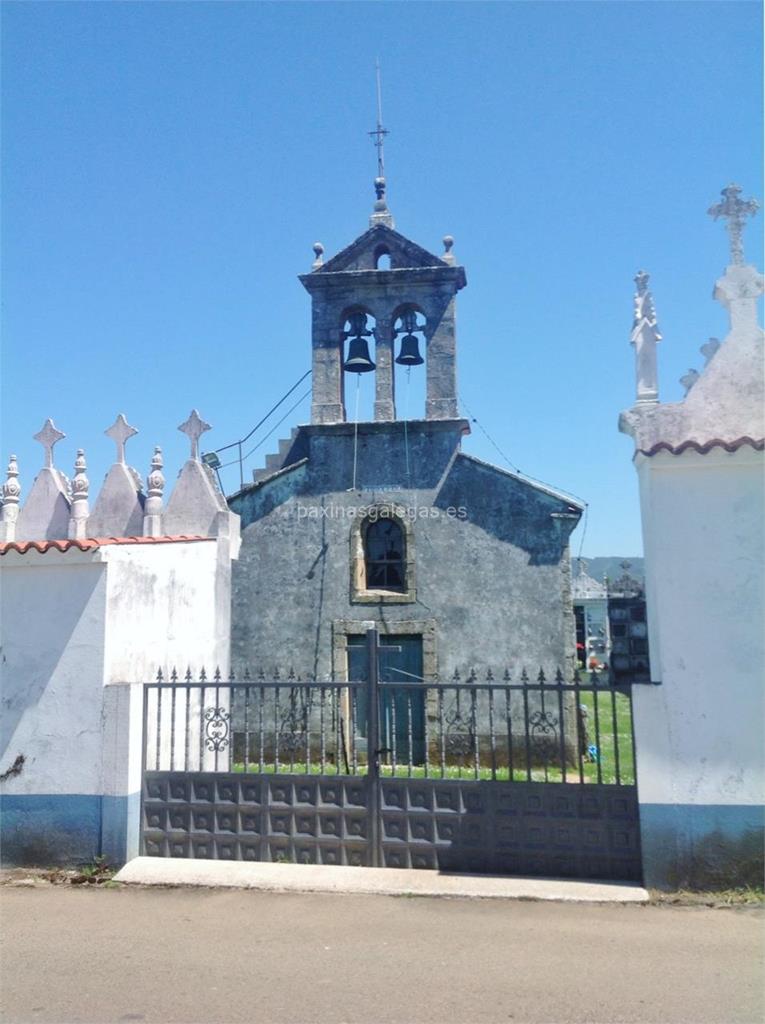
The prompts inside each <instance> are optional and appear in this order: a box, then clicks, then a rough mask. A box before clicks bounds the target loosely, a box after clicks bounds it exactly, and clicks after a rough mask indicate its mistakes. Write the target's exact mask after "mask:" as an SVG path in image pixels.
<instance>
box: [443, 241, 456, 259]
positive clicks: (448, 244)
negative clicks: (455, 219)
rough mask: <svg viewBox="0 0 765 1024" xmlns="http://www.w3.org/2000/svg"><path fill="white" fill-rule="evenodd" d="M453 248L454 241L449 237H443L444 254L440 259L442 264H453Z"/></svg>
mask: <svg viewBox="0 0 765 1024" xmlns="http://www.w3.org/2000/svg"><path fill="white" fill-rule="evenodd" d="M453 246H454V239H453V238H452V236H451V235H444V254H443V256H442V257H441V259H442V260H443V261H444V263H449V264H454V262H455V259H454V253H453V252H452V247H453Z"/></svg>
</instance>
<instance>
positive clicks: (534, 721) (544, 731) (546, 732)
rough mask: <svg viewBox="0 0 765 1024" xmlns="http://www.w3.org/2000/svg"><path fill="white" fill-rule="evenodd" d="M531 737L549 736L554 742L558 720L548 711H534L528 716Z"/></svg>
mask: <svg viewBox="0 0 765 1024" xmlns="http://www.w3.org/2000/svg"><path fill="white" fill-rule="evenodd" d="M529 725H530V726H531V735H532V736H535V737H537V738H539V737H542V736H544V737H545V738H547V737H548V736H551V737H552V739H553V740H554V739H555V737H556V736H557V735H558V719H557V718H556V717H555V715H553V714H552V713H551V712H550V711H534V712H533V713H532V714H530V715H529Z"/></svg>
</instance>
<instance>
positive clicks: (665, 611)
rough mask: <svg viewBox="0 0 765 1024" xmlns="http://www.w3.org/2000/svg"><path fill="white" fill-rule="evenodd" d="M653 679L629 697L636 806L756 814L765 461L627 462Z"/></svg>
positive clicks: (739, 456)
mask: <svg viewBox="0 0 765 1024" xmlns="http://www.w3.org/2000/svg"><path fill="white" fill-rule="evenodd" d="M636 464H637V469H638V476H639V481H640V496H641V505H642V519H643V540H644V549H645V560H646V561H645V565H646V589H647V595H646V596H647V602H648V611H649V616H648V628H649V639H650V650H651V673H652V678H653V679H654V680H660V681H661V684H662V685H661V686H657V687H648V686H639V687H635V688H634V690H633V700H634V714H635V730H636V741H637V753H638V765H637V769H638V790H639V797H640V801H641V803H643V804H647V803H657V804H669V803H676V804H707V805H709V804H711V805H721V804H722V805H725V804H743V805H747V804H761V803H762V799H763V783H764V777H765V770H764V769H765V765H764V756H763V742H762V723H763V720H764V718H763V713H764V712H765V705H764V694H765V649H764V644H763V623H764V622H765V606H764V600H763V555H764V544H763V539H764V534H765V501H764V496H765V488H764V484H765V459H764V458H763V453H762V452H756V451H754V450H753V449H752V448H751V447H748V446H746V447H742V448H740V449H739V450H738V451H736V452H734V453H728V452H725V451H724V450H722V449H713V450H712V451H710V452H709V453H708V454H706V455H700V454H698V453H697V452H694V451H686V452H684V453H683V454H682V455H670V454H668V453H660V454H658V455H655V456H653V457H652V458H646V457H644V456H642V455H637V456H636Z"/></svg>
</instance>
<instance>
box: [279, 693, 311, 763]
mask: <svg viewBox="0 0 765 1024" xmlns="http://www.w3.org/2000/svg"><path fill="white" fill-rule="evenodd" d="M307 734H308V703H307V702H306V700H305V697H303V696H302V694H301V696H300V698H298V696H297V693H296V692H295V691H294V690H292V691H291V692H290V702H289V706H288V708H287V710H286V711H285V713H284V715H283V716H282V719H281V721H280V722H279V730H278V742H279V751H280V753H281V754H288V755H289V756H290V758H294V757H295V755H296V754H297V753H298V752H299V751H303V752H305V748H306V738H307Z"/></svg>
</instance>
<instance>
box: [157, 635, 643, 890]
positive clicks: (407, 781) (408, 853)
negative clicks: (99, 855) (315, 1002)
mask: <svg viewBox="0 0 765 1024" xmlns="http://www.w3.org/2000/svg"><path fill="white" fill-rule="evenodd" d="M368 643H369V645H370V646H369V653H370V657H369V665H370V672H369V679H368V680H366V681H363V682H360V681H351V682H345V681H334V682H305V681H301V680H299V679H297V678H295V677H294V676H292V675H291V676H290V677H288V678H287V679H270V680H266V679H264V678H259V679H257V680H253V679H247V678H245V679H243V680H242V681H233V680H229V681H225V682H224V681H223V680H222V679H220V678H219V677H217V676H216V677H215V678H213V679H212V680H207V679H205V678H204V674H202V678H200V679H199V680H197V681H193V680H192V679H191V678H190V676H188V677H187V678H186V679H184V680H182V681H180V680H178V679H177V678H175V676H173V678H172V679H171V680H170V681H168V682H165V681H162V680H160V681H159V682H157V683H152V684H147V686H146V687H145V705H144V776H143V791H142V813H141V828H142V836H141V840H142V852H143V853H144V854H146V855H149V856H168V857H196V858H215V859H220V860H251V861H286V862H294V863H320V864H350V865H359V866H364V865H367V866H384V867H402V868H432V869H440V870H445V871H468V872H478V873H501V874H521V875H547V876H558V877H574V878H601V879H624V880H627V879H634V880H638V879H640V877H641V864H640V848H639V828H638V806H637V790H636V785H635V751H634V741H633V731H632V706H631V693H630V689H629V687H619V688H614V687H611V686H609V685H608V684H607V682H605V681H603V680H602V679H600V678H599V677H597V676H594V675H593V676H590V677H588V678H587V679H586V680H585V681H582V680H581V679H580V678H579V677H578V676H574V678H573V679H571V680H568V681H567V680H564V678H563V677H562V675H561V674H560V673H559V672H558V673H556V674H555V676H554V677H553V678H552V679H549V678H547V677H546V676H545V674H544V672H542V671H541V670H540V672H539V674H538V675H537V676H536V677H535V678H534V680H533V681H532V680H530V679H529V678H528V676H527V674H526V672H525V671H524V672H522V673H521V676H520V678H519V679H518V680H517V681H513V680H512V679H511V678H510V675H509V673H504V674H503V678H501V679H495V678H494V676H493V674H492V673H491V672H488V673H487V674H486V677H485V678H482V679H480V680H479V679H478V678H477V676H476V674H475V673H472V672H471V673H470V674H469V675H468V677H467V678H466V679H465V680H464V681H463V680H462V679H460V678H459V676H456V678H454V679H453V680H451V681H450V682H448V683H432V682H408V683H405V684H399V683H395V684H393V683H388V682H382V681H380V680H379V678H378V673H377V635H376V632H375V631H370V635H369V637H368Z"/></svg>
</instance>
